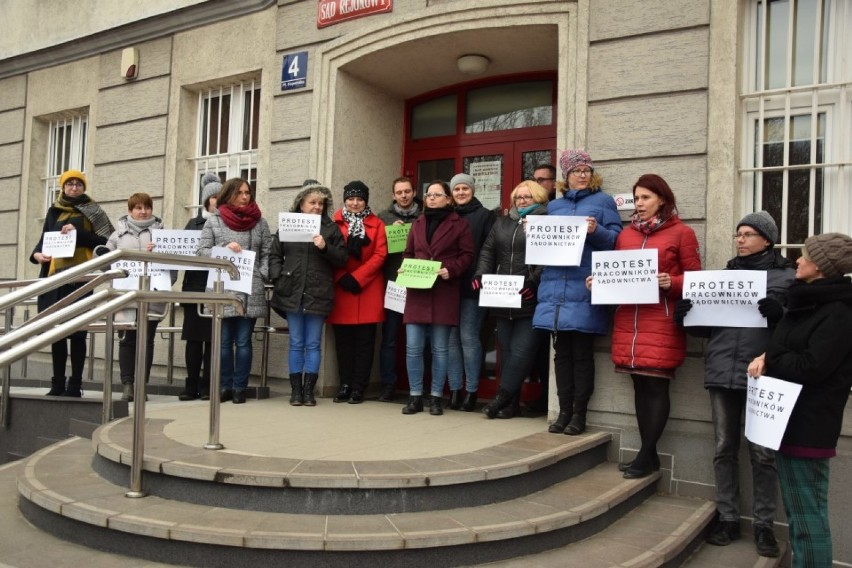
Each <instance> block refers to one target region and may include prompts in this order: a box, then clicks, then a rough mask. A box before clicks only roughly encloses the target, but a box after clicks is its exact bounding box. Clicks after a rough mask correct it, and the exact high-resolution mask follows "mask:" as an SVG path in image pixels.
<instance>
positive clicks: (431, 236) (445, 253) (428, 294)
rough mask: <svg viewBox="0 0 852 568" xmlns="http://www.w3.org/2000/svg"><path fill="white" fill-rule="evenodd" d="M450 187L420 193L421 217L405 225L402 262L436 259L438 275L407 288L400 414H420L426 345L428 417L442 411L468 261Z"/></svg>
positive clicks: (466, 238) (469, 251) (466, 236)
mask: <svg viewBox="0 0 852 568" xmlns="http://www.w3.org/2000/svg"><path fill="white" fill-rule="evenodd" d="M452 203H453V199H452V194H451V192H450V186H449V185H447V182H445V181H433V182H432V183H430V184H429V186H428V188H427V189H426V193H425V195H424V204H425V209H424V210H423V215H421V216H420V217H418V218H417V220H416V221H414V223H412V225H411V232H409V233H408V242H407V243H406V245H405V252H404V253H403V258H417V259H423V260H436V261H438V262H440V263H441V268H440V269H439V270H438V277H437V279H436V280H435V283H434V284H433V285H432V287H431V288H429V289H425V290H424V289H415V288H409V289H408V292H407V296H406V300H405V313H404V314H403V317H402V321H403V323H404V324H405V334H406V338H405V361H406V367H407V369H408V385H409V390H410V397H409V399H408V404H407V405H406V406H405V408H403V409H402V413H403V414H416V413H418V412H422V411H423V372H424V369H423V348H424V345H425V344H426V336H427V334H429V339H430V343H431V345H432V389H431V394H432V396H431V399H430V401H429V414H432V415H433V416H439V415H441V414H443V413H444V410H443V408H442V403H441V396H442V395H443V394H444V381H445V379H446V377H447V363H448V344H449V339H450V330H451V329H452V328H453V327H456V326H458V325H459V297H460V295H459V287H460V284H461V276H462V275H463V274H464V272H465V270H467V268H468V266H470V264H471V262H473V237H472V236H471V232H470V227H469V226H468V224H467V222H465V221H464V220H463V219H462V218H461V217H459V216H458V214H457V213H455V212H454V211H453V207H452Z"/></svg>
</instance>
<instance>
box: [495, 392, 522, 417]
mask: <svg viewBox="0 0 852 568" xmlns="http://www.w3.org/2000/svg"><path fill="white" fill-rule="evenodd" d="M520 414H521V396H520V395H519V394H516V395H515V396H513V397H512V402H511V403H510V404H509V405H508V406H506V408H502V409H500V412H498V413H497V418H503V419H507V418H514V417H515V416H520Z"/></svg>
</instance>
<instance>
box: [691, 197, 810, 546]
mask: <svg viewBox="0 0 852 568" xmlns="http://www.w3.org/2000/svg"><path fill="white" fill-rule="evenodd" d="M734 239H735V244H736V247H737V256H736V257H734V258H733V259H731V260H730V261H728V264H727V266H726V267H725V268H726V270H765V271H766V298H764V299H762V300H760V302H759V303H758V307H759V309H760V313H761V314H763V316H764V317H765V318H766V319H767V320H768V324H769V326H768V328H746V327H688V328H686V329H687V331H688V332H689V333H690V334H691V335H697V336H700V337H706V338H708V341H707V346H706V349H705V359H704V387H705V388H706V389H707V390H708V392H709V393H710V404H711V407H712V413H713V430H714V433H715V439H716V450H715V456H714V457H713V472H714V476H715V480H716V511H717V516H718V521H717V522H716V525H715V526H714V528H713V530H712V531H711V533H710V536H709V537H707V542H708V543H709V544H714V545H717V546H727V545H728V544H731V542H732V541H734V540H737V539H739V538H740V512H739V501H740V485H739V463H738V456H739V448H740V435H741V432H742V417H743V409H744V408H745V402H746V387H747V383H748V381H747V378H746V369H747V368H748V364H749V363H750V362H751V360H752V359H753V358H754V357H756V356H757V355H760V354H761V353H763V352H764V351H765V350H766V347H767V345H768V344H769V339H770V337H771V335H772V329H774V327H775V325H776V324H777V323H778V321H779V320H780V319H781V316H782V315H783V313H784V310H783V308H782V303H783V302H784V298H785V296H786V292H787V288H789V287H790V285H791V284H792V283H793V281H794V280H795V276H796V272H795V270H794V269H793V268H792V263H791V262H790V261H789V260H787V259H786V258H784V257H783V256H781V254H780V253H779V252H778V251H777V250H775V248H774V246H775V243H776V242H777V240H778V227H777V226H776V225H775V221H774V220H773V219H772V217H771V216H770V215H769V213H767V212H766V211H758V212H756V213H750V214H748V215H746V216H745V217H743V219H742V221H740V222H739V223H738V224H737V232H736V235H734ZM691 307H692V303H691V301H690V300H681V301H680V302H679V303H678V306H677V308H676V310H675V319H676V321H678V322H679V323H682V322H683V317H684V316H685V315H686V313H687V312H688V311H689V309H690V308H691ZM748 448H749V456H750V458H751V472H752V482H753V488H752V510H753V518H754V540H755V544H756V545H757V551H758V553H759V554H760V555H761V556H769V557H776V556H778V554H779V550H778V544H777V542H776V540H775V533H774V529H773V524H774V522H775V504H776V501H777V498H778V497H777V496H778V474H777V471H776V468H775V452H774V451H772V450H771V449H769V448H765V447H763V446H758V445H756V444H753V443H752V442H748Z"/></svg>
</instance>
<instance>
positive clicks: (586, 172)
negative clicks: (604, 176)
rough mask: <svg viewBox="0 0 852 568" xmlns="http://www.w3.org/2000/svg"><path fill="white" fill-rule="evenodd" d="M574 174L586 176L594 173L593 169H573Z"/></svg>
mask: <svg viewBox="0 0 852 568" xmlns="http://www.w3.org/2000/svg"><path fill="white" fill-rule="evenodd" d="M571 174H572V175H575V176H580V177H586V176H590V175H592V170H572V171H571Z"/></svg>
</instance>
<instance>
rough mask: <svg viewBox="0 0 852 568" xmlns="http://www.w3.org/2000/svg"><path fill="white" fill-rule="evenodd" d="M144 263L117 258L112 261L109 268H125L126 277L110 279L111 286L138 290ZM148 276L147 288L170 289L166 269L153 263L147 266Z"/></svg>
mask: <svg viewBox="0 0 852 568" xmlns="http://www.w3.org/2000/svg"><path fill="white" fill-rule="evenodd" d="M144 267H145V263H144V262H142V261H141V260H119V261H118V262H114V263H113V264H112V266H111V267H110V268H112V269H113V270H126V271H127V278H117V279H115V280H113V281H112V287H113V288H115V289H116V290H139V277H140V276H142V272H143V270H144ZM148 276H149V277H150V278H151V280H150V283H151V285H150V286H149V287H148V289H149V290H171V289H172V278H171V274H170V273H169V271H168V270H163V269H162V268H157V267H155V266H154V264H153V263H152V264H150V265H149V266H148Z"/></svg>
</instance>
